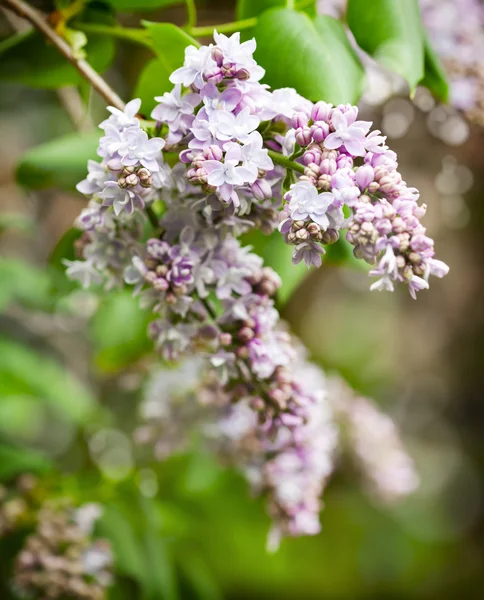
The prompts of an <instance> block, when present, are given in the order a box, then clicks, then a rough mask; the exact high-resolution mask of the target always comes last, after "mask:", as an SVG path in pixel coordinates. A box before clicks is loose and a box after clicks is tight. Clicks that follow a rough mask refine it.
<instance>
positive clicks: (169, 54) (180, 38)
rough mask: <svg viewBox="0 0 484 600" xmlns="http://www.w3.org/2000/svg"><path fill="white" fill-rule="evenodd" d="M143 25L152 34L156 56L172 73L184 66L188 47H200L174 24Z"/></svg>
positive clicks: (144, 23)
mask: <svg viewBox="0 0 484 600" xmlns="http://www.w3.org/2000/svg"><path fill="white" fill-rule="evenodd" d="M142 23H143V25H144V26H145V27H146V29H147V30H148V32H149V34H150V37H151V41H152V44H153V50H154V52H155V54H156V55H157V57H158V58H159V59H160V61H161V62H162V63H163V64H164V65H165V67H166V68H167V70H169V71H170V73H171V72H172V71H174V70H175V69H178V67H181V66H182V64H183V61H184V59H185V48H186V47H187V46H200V44H199V43H198V42H197V40H195V39H194V38H192V37H191V36H189V35H188V33H185V32H184V31H183V30H182V29H180V28H179V27H177V26H176V25H173V23H154V22H153V21H143V22H142Z"/></svg>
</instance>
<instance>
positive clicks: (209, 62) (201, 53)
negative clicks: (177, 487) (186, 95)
mask: <svg viewBox="0 0 484 600" xmlns="http://www.w3.org/2000/svg"><path fill="white" fill-rule="evenodd" d="M214 66H216V63H215V61H214V60H213V59H212V48H211V46H201V47H200V48H196V47H195V46H188V47H187V48H185V64H184V65H183V66H182V67H180V68H179V69H176V71H173V73H172V74H171V75H170V81H171V83H173V84H181V85H183V86H185V87H189V86H190V85H192V84H193V85H194V86H195V87H196V88H198V89H199V90H200V89H202V87H203V85H204V81H203V78H202V74H203V72H204V71H205V70H207V69H210V68H212V67H214Z"/></svg>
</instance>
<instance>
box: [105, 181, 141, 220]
mask: <svg viewBox="0 0 484 600" xmlns="http://www.w3.org/2000/svg"><path fill="white" fill-rule="evenodd" d="M98 196H99V197H100V198H102V201H103V206H112V207H113V210H114V214H115V215H116V216H118V215H119V214H121V212H122V211H123V210H124V211H126V212H127V213H128V214H131V213H132V212H133V211H134V209H135V208H136V207H137V208H143V206H144V204H143V202H142V200H141V199H140V198H139V196H137V195H136V194H135V193H134V192H132V191H131V190H127V189H123V188H120V187H119V185H118V184H117V183H116V182H115V181H107V182H106V184H105V185H104V189H103V191H102V192H100V193H99V194H98Z"/></svg>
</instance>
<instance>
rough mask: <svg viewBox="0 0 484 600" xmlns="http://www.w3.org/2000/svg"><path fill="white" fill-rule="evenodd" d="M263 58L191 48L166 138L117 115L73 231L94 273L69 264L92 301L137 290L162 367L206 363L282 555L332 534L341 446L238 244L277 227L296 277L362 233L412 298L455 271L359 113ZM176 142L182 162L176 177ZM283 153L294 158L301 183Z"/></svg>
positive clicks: (256, 270) (269, 275)
mask: <svg viewBox="0 0 484 600" xmlns="http://www.w3.org/2000/svg"><path fill="white" fill-rule="evenodd" d="M254 49H255V42H254V41H253V40H249V41H248V42H243V43H240V36H239V35H238V34H236V35H233V36H231V37H230V38H228V37H226V36H225V35H221V34H220V35H219V34H216V35H215V44H211V45H209V46H202V47H201V48H195V47H193V46H191V47H189V48H187V49H186V52H185V63H184V65H183V66H182V67H181V68H180V69H177V70H176V71H175V72H174V73H173V74H172V76H171V81H172V83H173V84H174V85H175V88H174V90H173V92H171V93H167V94H165V95H163V96H161V97H160V98H159V102H160V104H159V105H158V106H157V107H156V108H155V109H154V111H153V118H154V119H156V121H157V128H158V129H159V130H160V131H161V132H162V135H163V136H164V137H161V138H158V137H150V136H149V135H148V133H147V132H145V131H144V130H143V129H142V128H141V123H140V121H139V120H138V119H137V117H136V115H137V113H138V111H139V109H140V104H139V101H132V102H130V103H129V104H128V105H127V107H126V109H125V111H124V112H122V111H111V112H112V115H111V117H109V119H107V120H106V121H105V122H104V123H103V124H102V128H103V129H104V136H102V138H101V140H100V145H99V155H100V157H101V162H100V163H99V164H98V165H97V166H96V164H92V163H90V164H89V175H88V177H87V179H86V180H84V182H81V184H80V191H81V192H82V193H84V194H85V195H88V196H90V202H89V206H88V207H87V208H86V209H84V210H83V211H82V213H81V215H80V217H79V218H78V220H77V226H78V227H79V228H80V229H81V230H82V231H83V233H82V235H81V238H80V239H79V241H78V244H77V251H78V254H79V258H80V260H78V261H73V262H68V263H67V264H68V273H69V274H70V275H71V276H72V277H75V278H78V279H80V280H81V281H82V282H83V284H84V285H86V286H87V285H89V284H90V283H101V281H104V282H105V285H107V286H108V287H109V286H113V285H123V283H125V284H127V285H129V286H131V287H132V289H133V293H134V294H137V295H138V296H139V298H140V305H141V306H142V308H144V309H147V310H151V311H152V312H153V314H154V320H153V321H152V322H151V323H150V326H149V330H148V333H149V336H150V337H151V339H152V340H153V342H154V345H155V348H156V350H157V352H158V353H159V354H160V355H161V356H162V358H163V359H164V360H165V361H167V362H170V363H171V362H175V361H179V360H181V359H183V358H185V357H198V358H200V359H204V360H203V361H202V362H203V365H204V366H203V369H202V375H201V377H202V379H203V385H202V388H203V391H201V393H200V397H201V398H203V401H204V402H205V403H206V405H207V406H208V407H212V408H213V409H216V410H217V411H219V415H220V418H221V421H220V423H222V421H223V422H224V423H225V426H226V428H225V431H227V432H228V431H230V432H231V434H230V435H228V436H225V435H222V438H223V439H225V440H226V442H227V444H229V445H230V444H232V448H233V449H234V453H235V455H237V456H238V457H239V459H240V460H238V461H237V464H239V465H240V466H241V468H242V469H243V470H244V472H245V473H246V475H247V476H248V477H249V479H250V481H251V483H252V484H253V486H254V489H257V490H258V491H260V492H261V493H264V494H265V495H266V496H267V498H268V510H269V514H270V516H271V517H272V519H273V522H274V525H273V529H272V533H271V536H270V545H271V546H272V547H274V546H275V545H277V542H278V540H279V539H280V538H281V537H282V536H286V535H289V536H297V535H311V534H315V533H317V532H318V531H319V528H320V525H319V510H320V496H321V493H322V491H323V489H324V487H325V484H326V480H327V478H328V476H329V474H330V473H331V471H332V468H333V464H334V459H333V456H334V452H335V448H336V444H337V433H336V430H335V428H334V424H333V421H332V420H331V416H330V414H331V411H330V408H329V404H328V402H327V401H326V396H325V383H324V378H323V377H322V376H321V374H320V375H319V378H318V377H316V378H314V377H309V375H308V373H309V372H310V371H311V367H310V365H309V363H308V362H307V360H306V358H305V354H304V351H303V350H302V349H301V347H300V345H299V344H298V343H296V341H295V339H294V338H293V336H292V335H291V334H290V333H289V332H288V331H287V328H286V326H285V325H284V323H283V322H282V321H281V319H280V315H279V313H278V311H277V310H276V308H275V302H274V297H275V295H276V293H277V290H278V289H279V287H280V286H281V280H280V278H279V277H278V275H277V274H276V273H275V272H274V271H273V270H272V269H270V268H269V267H264V265H263V261H262V259H261V258H260V257H259V256H257V254H255V253H254V252H252V249H251V248H250V247H248V246H245V247H244V246H242V245H241V243H240V241H239V239H238V238H239V236H240V235H242V234H243V233H246V232H247V231H249V230H250V229H252V228H257V229H260V230H261V231H262V232H263V233H266V234H270V233H272V232H274V231H275V230H276V229H277V222H278V213H279V214H280V221H281V224H280V230H281V234H282V235H283V236H284V239H285V241H286V242H287V243H289V244H291V245H293V246H294V256H293V260H294V262H299V261H301V260H304V261H305V263H306V264H307V265H308V266H309V265H314V266H320V265H321V263H322V256H323V255H324V252H325V249H324V245H326V244H330V243H334V242H335V241H336V240H337V239H338V237H339V231H340V230H342V229H348V234H347V236H348V240H349V241H350V243H352V244H353V245H354V246H355V251H356V252H357V254H358V255H360V256H361V257H362V258H364V259H365V260H367V261H369V262H373V263H375V269H374V275H376V276H377V277H378V278H379V283H378V284H377V285H378V286H381V287H387V288H390V287H392V286H393V281H403V282H406V283H408V285H409V289H410V292H411V293H412V294H415V292H416V291H417V290H418V289H422V288H423V287H426V286H427V285H428V284H427V279H428V276H429V275H430V274H435V275H437V276H442V275H444V274H445V272H446V269H447V267H446V266H445V265H444V264H443V263H441V262H440V261H437V260H435V259H434V257H433V242H432V240H431V239H430V238H428V237H427V236H426V234H425V230H424V229H423V227H422V226H421V225H420V219H421V217H422V216H423V214H424V212H425V208H424V207H420V206H419V205H418V204H417V199H418V192H417V191H416V190H415V189H413V188H407V186H406V184H405V183H404V182H403V180H402V178H401V176H400V175H399V174H398V171H397V170H396V157H395V155H394V153H392V152H391V151H390V150H389V149H388V148H387V147H386V146H385V145H384V143H385V138H384V137H383V136H381V135H380V133H379V132H378V131H376V132H371V133H369V129H370V126H371V124H370V123H366V122H362V121H358V119H357V117H358V110H357V108H356V107H353V106H351V105H339V106H337V107H333V106H331V105H329V104H326V103H324V102H318V103H316V104H313V103H311V102H309V101H308V100H306V99H304V98H302V97H301V96H300V95H299V94H297V93H296V92H295V91H294V90H290V89H284V90H275V91H274V92H272V91H270V89H269V88H268V86H266V85H264V84H261V83H260V82H259V81H260V79H261V77H262V76H263V69H261V68H260V67H259V66H258V65H257V64H256V62H255V60H254V59H253V57H252V53H253V51H254ZM262 123H263V124H262ZM166 145H167V146H171V147H172V149H175V148H176V151H177V152H179V159H180V161H179V162H178V163H177V164H176V165H175V166H173V167H170V166H168V165H167V164H166V163H165V162H164V160H163V155H162V150H163V149H164V147H165V146H166ZM269 150H271V151H272V154H271V155H269ZM278 154H279V155H280V156H281V157H286V159H287V158H288V157H289V160H295V161H297V163H298V167H297V172H295V173H292V176H293V177H294V183H292V184H291V183H290V180H289V179H288V177H287V175H288V173H287V171H286V168H285V167H283V166H281V165H280V164H278V161H277V160H276V158H277V156H278ZM272 157H273V158H272ZM301 170H304V173H303V174H301V173H300V171H301ZM290 174H291V173H290ZM287 181H289V183H286V182H287ZM148 215H149V221H150V222H149V223H148ZM147 231H149V232H150V233H149V234H148V239H146V237H147V236H146V232H147ZM276 235H278V233H276ZM81 259H82V260H81ZM244 415H245V416H244ZM248 415H250V416H249V417H248ZM247 417H248V418H247ZM232 418H233V419H235V420H236V423H235V424H234V425H231V419H232ZM244 420H245V421H244ZM243 422H245V423H246V424H247V423H249V424H250V427H249V429H250V431H249V429H247V430H245V429H244V427H242V426H241V423H243ZM222 429H223V427H222ZM236 431H239V438H240V439H239V438H238V439H235V438H236V437H237V436H236V433H234V432H236ZM243 431H245V432H246V433H247V435H245V433H240V432H243ZM148 437H150V436H148ZM227 437H229V438H231V441H230V440H227V439H226V438H227ZM245 438H247V439H245ZM246 442H247V443H248V445H249V447H250V448H252V450H253V453H252V454H251V453H250V452H249V453H248V454H247V452H246V450H248V449H247V448H246V445H247V444H246ZM160 443H161V442H160ZM161 447H164V446H163V444H162V446H161ZM239 450H240V452H239ZM159 454H163V452H162V451H161V450H160V451H159ZM244 457H247V462H245V459H244Z"/></svg>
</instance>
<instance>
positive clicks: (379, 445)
mask: <svg viewBox="0 0 484 600" xmlns="http://www.w3.org/2000/svg"><path fill="white" fill-rule="evenodd" d="M329 390H330V392H331V393H330V397H331V399H332V408H333V411H334V415H335V419H336V421H337V422H338V423H339V424H340V425H341V426H342V428H343V429H344V431H345V435H346V439H347V445H348V448H349V450H350V453H351V455H352V456H353V459H354V461H355V462H356V463H357V465H358V467H359V470H360V471H361V473H362V474H363V477H364V479H365V483H366V487H367V488H368V490H369V492H370V493H371V495H372V496H373V497H374V498H377V499H378V500H380V501H381V502H385V503H393V502H396V501H397V500H399V499H401V498H402V497H404V496H406V495H407V494H410V493H411V492H413V491H414V490H415V489H416V488H417V487H418V485H419V477H418V474H417V473H416V471H415V466H414V464H413V461H412V459H411V458H410V457H409V455H408V454H407V452H406V450H405V449H404V447H403V444H402V442H401V440H400V437H399V433H398V430H397V427H396V426H395V423H394V422H393V420H392V419H391V418H390V417H389V416H388V415H385V414H383V413H382V412H380V411H379V410H378V408H377V407H376V406H375V404H374V403H373V402H372V401H371V400H369V399H368V398H364V397H362V396H358V395H356V394H355V393H354V392H353V391H352V390H351V389H350V388H349V387H348V386H347V385H346V384H345V383H344V382H343V381H342V380H340V379H337V378H332V379H331V381H330V382H329Z"/></svg>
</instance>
